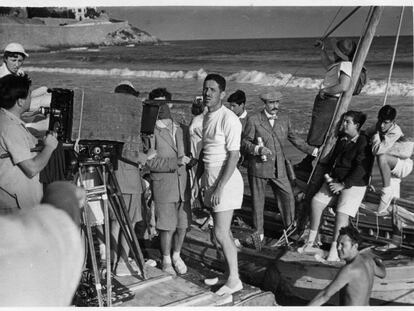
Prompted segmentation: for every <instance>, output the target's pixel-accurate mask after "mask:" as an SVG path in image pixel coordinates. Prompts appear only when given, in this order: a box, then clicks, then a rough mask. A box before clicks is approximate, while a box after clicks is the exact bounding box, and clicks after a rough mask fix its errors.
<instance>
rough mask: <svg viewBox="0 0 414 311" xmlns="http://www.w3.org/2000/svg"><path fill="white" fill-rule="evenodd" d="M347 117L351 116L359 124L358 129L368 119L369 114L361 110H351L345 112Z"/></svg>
mask: <svg viewBox="0 0 414 311" xmlns="http://www.w3.org/2000/svg"><path fill="white" fill-rule="evenodd" d="M343 117H344V118H345V117H351V118H352V120H353V121H354V123H356V124H359V127H358V130H360V129H361V127H362V126H363V125H364V123H365V121H366V120H367V115H366V114H365V113H363V112H361V111H355V110H349V111H347V112H345V113H344V116H343Z"/></svg>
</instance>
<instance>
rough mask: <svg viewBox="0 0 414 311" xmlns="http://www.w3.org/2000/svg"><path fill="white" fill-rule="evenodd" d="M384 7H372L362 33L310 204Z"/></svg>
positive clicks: (309, 196)
mask: <svg viewBox="0 0 414 311" xmlns="http://www.w3.org/2000/svg"><path fill="white" fill-rule="evenodd" d="M383 9H384V8H383V7H380V6H375V7H373V8H372V12H371V15H370V16H369V19H368V22H367V27H366V29H365V31H364V33H363V35H362V38H361V41H360V45H359V48H358V50H357V52H356V54H355V57H354V59H353V62H352V77H351V85H350V87H349V89H348V91H346V92H344V93H343V94H342V97H341V99H340V102H339V103H338V109H337V112H336V114H335V115H334V117H333V122H332V125H331V127H330V129H329V131H328V133H327V134H326V135H327V139H326V142H325V144H324V145H323V146H322V150H321V151H320V152H321V155H320V161H319V162H318V163H317V164H316V168H315V170H314V174H313V175H312V178H311V180H310V182H309V184H308V187H307V191H306V201H307V203H308V204H310V201H311V199H312V197H313V196H314V195H315V193H316V192H317V191H318V190H319V189H320V187H321V186H322V183H323V174H324V173H325V169H326V166H325V164H324V163H327V161H328V160H329V156H330V153H331V151H332V149H333V147H334V146H335V143H336V139H337V132H338V125H339V121H340V120H341V116H342V114H343V113H345V112H346V111H347V110H348V106H349V104H350V103H351V99H352V93H353V92H354V89H355V86H356V84H357V81H358V78H359V75H360V73H361V69H362V67H363V65H364V62H365V58H366V57H367V55H368V51H369V48H370V46H371V43H372V40H373V38H374V35H375V31H376V28H377V26H378V23H379V20H380V17H381V14H382V11H383Z"/></svg>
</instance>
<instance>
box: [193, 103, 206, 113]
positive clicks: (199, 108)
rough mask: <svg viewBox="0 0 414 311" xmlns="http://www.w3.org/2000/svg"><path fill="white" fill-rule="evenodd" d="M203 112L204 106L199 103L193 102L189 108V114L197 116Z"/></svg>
mask: <svg viewBox="0 0 414 311" xmlns="http://www.w3.org/2000/svg"><path fill="white" fill-rule="evenodd" d="M203 111H204V104H203V102H201V101H195V102H194V103H193V104H192V106H191V114H192V115H194V116H198V115H200V114H202V113H203Z"/></svg>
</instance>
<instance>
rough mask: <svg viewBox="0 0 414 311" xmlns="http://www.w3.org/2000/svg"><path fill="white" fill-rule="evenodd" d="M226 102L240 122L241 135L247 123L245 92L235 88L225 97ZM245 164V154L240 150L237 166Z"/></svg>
mask: <svg viewBox="0 0 414 311" xmlns="http://www.w3.org/2000/svg"><path fill="white" fill-rule="evenodd" d="M227 102H228V103H229V109H230V110H231V111H233V112H234V113H235V114H236V116H237V117H238V118H239V120H240V122H241V124H242V136H243V133H244V129H245V128H246V123H247V111H246V94H245V93H244V92H243V91H242V90H237V91H236V92H234V93H233V94H231V95H230V96H229V98H227ZM240 165H246V166H247V163H245V156H244V153H243V152H240V159H239V163H238V166H239V167H240Z"/></svg>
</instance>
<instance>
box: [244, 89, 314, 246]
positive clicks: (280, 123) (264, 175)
mask: <svg viewBox="0 0 414 311" xmlns="http://www.w3.org/2000/svg"><path fill="white" fill-rule="evenodd" d="M260 99H261V100H262V101H263V103H264V109H263V110H262V111H259V112H258V113H255V114H253V115H251V116H250V117H249V118H248V120H247V124H246V128H245V131H244V135H243V140H242V148H243V150H244V151H245V153H246V155H247V156H248V178H249V184H250V188H251V193H252V196H253V225H254V230H255V232H254V233H253V235H252V238H253V241H255V240H259V242H256V243H255V246H256V245H257V246H258V248H259V249H260V247H261V246H260V245H261V243H262V241H263V239H264V228H263V222H264V219H263V210H264V204H265V188H266V185H267V183H270V186H271V187H272V190H273V193H274V195H275V198H276V199H277V200H278V201H279V203H280V204H278V207H279V211H280V214H281V216H282V220H283V225H284V226H285V228H289V227H290V228H291V229H292V228H293V227H294V226H293V225H294V219H295V199H294V196H293V191H292V185H291V181H290V180H289V177H291V178H292V176H290V174H289V172H292V171H293V168H292V167H291V166H290V165H291V164H290V162H288V161H289V160H288V159H287V158H286V154H285V153H284V151H283V145H284V144H286V143H287V141H290V142H291V143H292V144H293V145H294V146H295V147H296V148H298V149H299V150H301V151H303V152H305V153H307V154H312V153H313V152H316V151H317V149H315V148H314V147H311V146H309V145H307V144H306V142H305V141H304V140H303V139H301V138H300V137H299V136H297V135H296V134H295V132H294V130H293V128H292V126H291V122H290V117H289V115H288V114H287V113H279V106H280V104H281V102H282V100H283V94H282V93H281V92H279V91H274V90H271V91H269V92H266V93H264V94H262V95H260ZM289 168H291V169H292V170H289ZM257 246H256V248H257Z"/></svg>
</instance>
